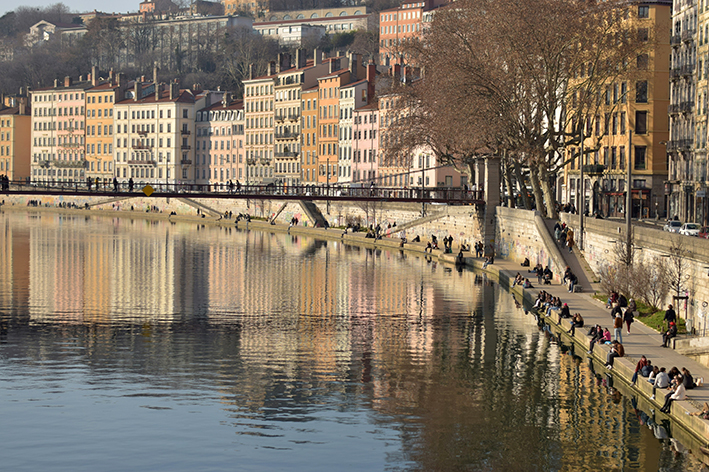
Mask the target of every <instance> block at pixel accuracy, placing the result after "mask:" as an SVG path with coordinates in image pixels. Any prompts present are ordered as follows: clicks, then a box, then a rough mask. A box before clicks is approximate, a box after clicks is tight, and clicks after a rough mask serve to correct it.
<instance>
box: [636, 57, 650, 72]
mask: <svg viewBox="0 0 709 472" xmlns="http://www.w3.org/2000/svg"><path fill="white" fill-rule="evenodd" d="M649 61H650V59H649V56H648V55H647V54H640V55H639V56H638V69H641V70H645V69H647V67H648V63H649Z"/></svg>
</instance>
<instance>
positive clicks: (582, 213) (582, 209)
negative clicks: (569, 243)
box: [577, 125, 586, 251]
mask: <svg viewBox="0 0 709 472" xmlns="http://www.w3.org/2000/svg"><path fill="white" fill-rule="evenodd" d="M583 128H584V127H583V125H582V127H581V166H580V167H581V196H580V197H579V202H578V204H579V251H583V243H584V238H583V224H584V221H583V219H584V216H585V212H586V181H585V179H584V176H583V165H584V161H585V160H586V159H584V157H585V156H584V153H583V142H584V140H585V138H586V136H585V135H584V132H583ZM577 191H578V190H577Z"/></svg>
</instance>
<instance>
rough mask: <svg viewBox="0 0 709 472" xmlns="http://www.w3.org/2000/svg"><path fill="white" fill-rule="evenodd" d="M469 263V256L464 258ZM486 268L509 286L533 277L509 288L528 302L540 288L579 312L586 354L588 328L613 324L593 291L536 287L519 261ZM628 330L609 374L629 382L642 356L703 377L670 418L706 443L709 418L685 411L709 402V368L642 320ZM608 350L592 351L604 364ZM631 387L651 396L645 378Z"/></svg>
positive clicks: (564, 323) (578, 335) (658, 402)
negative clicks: (525, 284)
mask: <svg viewBox="0 0 709 472" xmlns="http://www.w3.org/2000/svg"><path fill="white" fill-rule="evenodd" d="M466 262H467V263H468V264H470V263H471V262H472V261H471V258H468V259H467V260H466ZM482 262H483V261H482V260H481V259H476V260H474V262H473V265H474V266H475V267H479V268H482ZM487 270H488V271H491V272H497V273H499V277H500V283H501V284H502V285H508V284H509V285H510V286H511V283H512V280H513V279H514V277H515V275H516V274H517V272H519V273H521V274H522V275H523V276H525V277H526V276H529V275H531V276H533V277H528V278H529V279H530V281H531V282H532V284H533V285H534V288H532V289H523V288H522V287H520V286H515V287H510V290H511V292H513V293H516V294H519V295H522V296H523V298H524V300H525V301H527V302H530V301H533V300H536V297H537V294H538V293H539V290H542V289H543V290H546V291H547V292H549V293H551V294H552V295H554V296H557V297H559V298H560V299H561V301H562V303H568V305H569V309H570V310H571V314H573V313H577V312H578V313H580V314H581V316H582V317H583V319H584V328H579V329H577V330H576V335H575V340H576V341H578V342H580V343H581V344H582V345H583V346H584V347H585V349H584V350H583V351H580V350H579V351H577V352H583V353H585V352H586V350H588V344H589V341H588V340H589V339H590V338H589V337H588V336H587V335H586V333H587V332H588V330H589V328H590V327H591V326H592V325H595V324H600V325H601V326H603V327H604V328H606V327H608V328H609V329H610V331H611V333H613V323H612V321H613V320H612V319H611V317H610V310H608V309H606V307H605V304H604V303H602V302H600V301H598V300H596V299H594V298H592V295H593V294H592V293H569V291H568V290H567V287H566V286H564V285H559V284H553V285H543V286H541V287H539V286H538V285H537V284H536V283H535V282H536V277H535V276H534V274H528V273H527V270H528V268H527V267H521V266H520V265H519V263H515V262H511V261H506V260H495V263H494V265H491V266H488V268H487ZM545 320H546V321H547V323H549V324H551V325H553V326H556V323H557V321H558V316H556V315H552V316H550V317H547V318H545ZM569 326H570V325H569V322H568V320H562V328H563V332H566V330H567V329H568V328H569ZM630 331H631V333H630V334H627V331H626V328H625V326H624V327H623V335H622V337H623V346H624V347H625V353H626V357H625V358H616V360H615V363H614V367H613V370H612V371H609V372H611V373H612V375H613V376H614V377H616V378H621V379H623V380H624V381H625V382H626V383H628V384H629V383H630V380H631V377H632V375H633V372H635V365H636V363H637V361H638V360H639V359H640V356H642V355H645V357H647V358H648V359H649V360H650V361H652V364H653V365H657V366H658V367H665V368H667V371H669V370H670V369H671V368H672V367H677V368H678V369H680V370H681V369H682V367H686V368H687V369H688V370H689V371H690V372H691V373H692V376H693V377H694V379H695V380H696V379H697V378H699V377H703V378H704V381H705V385H704V386H702V387H697V388H695V389H692V390H689V391H688V395H687V397H688V400H686V401H681V402H673V405H672V413H671V415H672V417H673V418H674V419H675V420H677V421H679V422H681V423H683V424H684V426H685V427H686V428H687V429H690V430H691V431H692V432H693V433H694V434H695V435H697V436H698V437H700V438H703V439H704V440H706V441H707V442H709V421H707V420H701V419H699V418H698V417H690V416H689V415H687V413H688V412H695V411H697V410H700V409H701V407H702V406H703V404H704V402H708V403H709V385H707V384H709V367H706V366H704V365H702V364H700V363H698V362H696V361H694V360H692V359H690V358H688V357H685V356H683V355H681V354H679V353H677V352H676V351H675V350H674V349H671V348H663V347H662V346H661V344H662V336H661V335H660V334H659V333H658V332H657V331H655V330H654V329H652V328H649V327H647V326H645V325H644V324H642V323H641V322H635V323H633V324H632V325H631V328H630ZM607 353H608V348H607V347H606V346H596V347H595V348H594V350H593V357H594V358H595V359H597V360H599V361H600V362H602V363H605V360H606V354H607ZM634 390H635V391H636V392H637V393H638V394H640V395H644V396H645V398H648V399H649V397H650V395H652V386H651V385H650V383H649V382H647V380H646V379H645V378H644V377H642V376H641V377H638V382H637V385H636V386H635V387H634ZM664 400H665V399H664V393H662V392H660V391H658V392H657V394H656V400H655V401H654V402H652V401H651V402H652V403H654V404H655V405H656V408H657V409H658V410H659V408H661V407H662V405H663V404H664Z"/></svg>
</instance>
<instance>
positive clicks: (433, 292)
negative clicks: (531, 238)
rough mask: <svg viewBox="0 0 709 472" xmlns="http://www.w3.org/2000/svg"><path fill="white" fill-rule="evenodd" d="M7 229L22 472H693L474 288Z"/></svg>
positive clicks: (256, 255) (451, 277)
mask: <svg viewBox="0 0 709 472" xmlns="http://www.w3.org/2000/svg"><path fill="white" fill-rule="evenodd" d="M0 224H2V228H3V231H2V235H1V236H0V248H1V250H0V264H1V266H2V270H3V274H6V277H4V278H3V280H2V281H0V309H1V310H2V311H1V313H2V314H1V319H2V323H3V326H4V329H5V332H4V334H2V335H1V338H0V341H2V344H0V379H2V381H3V383H4V385H6V386H7V389H6V391H7V392H9V394H8V395H7V396H4V397H3V398H2V399H0V408H2V411H3V416H4V419H5V424H6V425H8V426H11V427H7V428H3V430H2V432H0V439H1V440H2V441H3V443H4V444H5V445H6V451H10V453H9V456H8V457H6V458H5V459H6V461H7V462H6V463H7V466H8V467H10V469H13V468H14V469H17V468H28V467H32V468H41V465H42V464H43V462H42V457H41V455H40V456H37V455H36V454H29V453H28V452H29V449H28V447H29V446H28V444H32V445H33V447H34V448H35V449H40V450H42V451H43V453H44V454H46V455H48V456H51V457H53V458H54V460H55V461H57V464H58V465H59V466H60V467H58V468H62V467H63V468H70V469H73V470H81V469H82V468H85V469H87V470H88V469H89V467H88V466H86V465H84V464H86V457H92V458H93V461H91V462H90V464H91V469H92V470H95V469H96V468H97V465H98V466H99V468H102V469H105V470H110V469H111V467H112V466H111V464H112V462H111V461H112V460H115V459H116V458H120V461H121V462H120V464H121V467H120V469H123V470H125V469H126V468H136V469H148V468H149V469H170V470H174V464H175V463H179V464H180V468H183V469H185V470H195V469H209V468H211V469H218V470H219V469H233V464H234V461H237V460H238V464H239V466H240V467H241V468H243V469H247V470H259V469H267V470H272V469H284V468H300V469H308V470H333V469H335V468H337V469H342V468H355V469H366V470H381V469H385V468H387V469H406V470H409V469H413V470H459V469H471V470H585V469H603V470H605V469H639V470H658V468H660V467H663V468H664V469H665V470H673V469H674V470H687V468H688V467H689V468H691V467H694V466H695V465H696V464H695V463H693V462H691V459H688V458H687V457H686V456H685V455H674V454H673V453H672V452H671V450H670V449H669V446H668V444H669V441H667V440H665V441H664V442H660V441H658V439H656V438H655V435H656V434H657V432H656V431H659V430H658V429H652V430H651V429H649V428H647V427H645V426H644V425H649V424H651V422H654V421H655V420H654V419H652V418H643V417H642V415H641V414H640V413H638V411H640V410H637V409H636V408H635V405H634V404H633V403H632V402H630V401H629V400H628V399H626V398H625V397H623V396H622V395H620V394H619V391H618V390H615V389H614V388H613V386H612V385H609V384H608V381H609V379H608V378H605V373H603V374H602V376H601V377H600V378H599V377H598V376H597V374H596V372H595V371H594V369H593V366H589V365H587V364H585V363H584V361H582V359H581V357H579V356H576V355H574V352H573V350H571V349H559V347H558V346H557V343H556V342H555V341H554V340H552V339H550V336H549V335H548V333H543V332H540V331H539V330H538V329H537V326H536V323H535V321H534V320H533V319H532V317H531V316H528V315H525V314H524V311H523V310H522V309H521V308H520V307H519V306H518V304H516V303H515V301H514V299H513V298H512V297H511V296H509V295H508V294H506V293H504V292H502V291H500V290H499V288H498V287H497V286H496V285H494V284H492V283H489V282H488V281H487V280H486V279H485V278H484V276H481V275H479V274H477V275H476V274H473V273H471V272H468V271H463V272H458V271H455V270H451V269H450V268H447V267H444V266H442V265H439V264H437V263H436V262H434V261H432V260H427V259H425V258H421V257H416V256H411V255H408V254H406V253H402V252H399V251H391V252H389V251H379V250H371V249H367V248H360V247H354V246H349V245H345V244H342V243H341V242H339V241H327V242H324V241H318V240H314V239H312V238H308V237H302V236H295V235H272V234H268V233H259V232H254V231H242V230H237V229H235V228H216V227H210V226H202V225H199V226H196V225H187V224H170V223H168V222H146V221H141V220H121V219H113V218H89V219H85V218H83V217H81V218H76V217H66V216H58V215H52V214H41V215H32V214H19V213H17V214H16V213H5V214H0ZM655 424H656V423H655ZM40 426H41V427H40ZM663 427H664V428H665V431H666V432H668V433H669V429H667V428H669V425H664V426H663ZM66 431H71V433H72V438H73V440H74V441H75V443H72V447H69V448H67V446H66V444H65V443H61V442H59V443H58V442H57V438H59V437H62V436H64V435H65V434H66ZM97 436H98V437H100V438H101V441H99V444H97V441H96V440H95V438H96V437H97ZM126 445H132V446H134V447H135V448H136V450H138V451H145V452H144V453H138V454H135V455H133V456H129V457H126V455H125V454H124V452H123V451H124V450H125V448H126ZM148 449H149V450H150V453H148V452H147V450H148ZM99 453H100V454H99ZM168 456H169V457H170V458H171V460H170V461H166V460H165V458H166V457H168ZM113 467H115V466H113Z"/></svg>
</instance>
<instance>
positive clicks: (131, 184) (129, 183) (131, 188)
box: [128, 177, 133, 192]
mask: <svg viewBox="0 0 709 472" xmlns="http://www.w3.org/2000/svg"><path fill="white" fill-rule="evenodd" d="M128 191H129V192H132V191H133V177H131V178H130V179H128Z"/></svg>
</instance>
